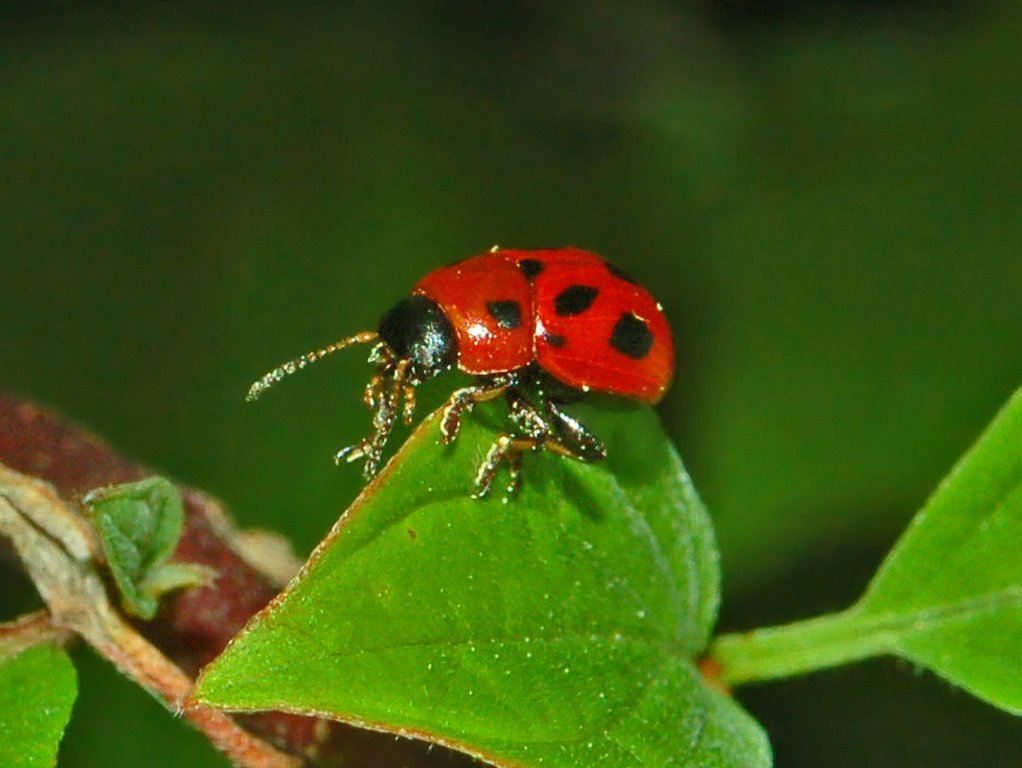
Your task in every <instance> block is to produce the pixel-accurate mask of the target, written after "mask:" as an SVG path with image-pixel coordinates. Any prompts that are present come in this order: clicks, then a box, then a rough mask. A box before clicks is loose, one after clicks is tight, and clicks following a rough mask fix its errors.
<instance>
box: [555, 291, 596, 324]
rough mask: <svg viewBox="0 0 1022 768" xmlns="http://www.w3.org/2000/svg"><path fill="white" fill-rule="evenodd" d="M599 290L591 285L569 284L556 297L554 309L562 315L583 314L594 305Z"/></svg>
mask: <svg viewBox="0 0 1022 768" xmlns="http://www.w3.org/2000/svg"><path fill="white" fill-rule="evenodd" d="M599 292H600V289H599V288H594V287H593V286H591V285H569V286H568V287H567V288H565V289H564V290H563V291H561V292H560V293H559V294H557V298H555V299H554V311H555V312H556V313H557V314H558V315H560V316H561V317H567V316H569V315H581V314H582V313H583V312H585V311H586V310H587V309H589V307H591V306H592V305H593V302H594V301H596V295H597V294H598V293H599Z"/></svg>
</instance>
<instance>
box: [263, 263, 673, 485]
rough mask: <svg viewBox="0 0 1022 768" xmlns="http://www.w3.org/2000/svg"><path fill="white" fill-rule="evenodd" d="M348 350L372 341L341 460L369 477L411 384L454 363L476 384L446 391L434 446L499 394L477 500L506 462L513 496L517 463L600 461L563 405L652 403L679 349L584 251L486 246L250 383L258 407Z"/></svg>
mask: <svg viewBox="0 0 1022 768" xmlns="http://www.w3.org/2000/svg"><path fill="white" fill-rule="evenodd" d="M353 344H372V345H373V347H372V351H371V353H370V355H369V362H370V363H372V364H373V365H375V367H376V372H375V374H374V375H373V377H372V378H371V379H370V381H369V383H368V384H367V385H366V389H365V395H364V400H365V403H366V406H367V407H368V408H369V409H370V410H372V411H374V415H373V426H372V431H371V433H370V434H369V435H368V436H367V437H366V438H364V439H363V440H361V441H360V442H358V443H355V444H354V445H351V446H348V447H347V448H344V449H342V450H340V451H338V452H337V454H336V457H335V459H336V461H337V463H340V462H342V461H348V462H351V461H356V460H358V459H364V461H365V464H364V475H365V477H366V479H367V480H368V479H369V478H371V477H372V476H373V475H374V474H375V473H376V471H377V470H378V469H379V466H380V462H381V458H382V455H383V449H384V446H385V444H386V442H387V438H388V437H389V436H390V433H391V431H392V429H393V427H394V424H395V422H396V421H397V419H398V418H402V419H403V421H404V422H405V423H406V424H411V423H412V420H413V415H414V411H415V387H416V386H418V385H419V384H421V383H422V382H423V381H425V380H427V379H430V378H433V377H434V376H437V375H439V374H441V373H443V372H445V371H448V370H451V369H453V368H457V369H458V370H460V371H462V372H463V373H466V374H469V375H471V376H473V377H474V380H473V383H472V384H470V385H468V386H465V387H461V388H459V389H456V390H454V391H453V392H452V393H451V395H450V397H449V398H448V400H447V402H446V404H445V405H444V407H443V413H442V415H441V418H440V433H441V440H442V442H443V443H444V444H448V443H450V442H451V441H453V440H454V439H455V438H456V437H457V435H458V430H459V427H460V425H461V420H462V418H463V416H464V415H465V414H466V413H468V412H469V411H471V410H472V408H473V407H474V406H475V405H476V404H477V403H480V402H484V401H487V400H493V399H496V398H500V397H503V398H504V399H505V400H506V401H507V405H508V408H509V418H510V422H511V426H510V428H509V429H508V431H506V432H504V433H502V434H500V435H499V436H498V437H497V439H496V441H495V442H494V443H493V445H492V446H491V447H490V449H489V451H488V453H487V454H486V457H485V458H484V459H483V462H482V463H481V464H480V466H479V469H478V472H477V473H476V478H475V485H476V491H475V493H474V494H473V495H474V496H475V497H477V498H479V497H482V496H485V495H486V494H487V493H488V492H489V491H490V489H491V487H492V485H493V482H494V480H495V478H496V476H497V473H498V470H499V469H500V466H501V464H502V463H504V462H506V463H507V465H508V468H509V472H510V482H509V484H508V486H507V492H508V494H511V493H514V491H515V490H516V489H517V488H518V486H519V483H520V474H521V463H522V455H523V453H525V452H526V451H534V450H540V449H546V450H550V451H552V452H554V453H557V454H560V455H562V456H566V457H569V458H572V459H575V460H578V461H583V462H595V461H599V460H600V459H602V458H604V457H605V456H606V449H605V448H604V446H603V444H602V443H601V442H600V440H599V439H598V438H597V437H596V436H595V435H594V434H593V433H592V432H590V431H589V430H588V429H587V428H586V427H585V425H583V424H582V423H581V422H579V421H578V420H576V419H574V418H573V417H571V416H570V415H568V414H567V413H565V412H564V411H563V410H562V408H561V406H563V405H565V404H569V403H572V402H576V401H578V400H580V399H581V398H582V397H583V396H584V395H585V394H586V393H587V392H600V393H605V394H610V395H617V396H621V397H625V398H631V399H634V400H639V401H642V402H646V403H650V404H653V403H656V402H658V401H659V400H660V399H661V398H662V397H663V395H664V393H665V392H666V391H667V388H668V387H669V386H670V383H671V379H672V377H673V375H674V345H673V340H672V338H671V330H670V327H669V326H668V323H667V319H666V318H665V317H664V313H663V308H662V307H661V305H660V304H659V303H658V302H657V301H656V299H654V298H653V297H652V296H651V295H650V293H649V292H648V291H647V290H646V289H645V288H643V287H642V286H641V285H639V284H638V283H637V282H636V281H634V280H633V279H632V278H630V277H629V276H628V275H627V274H625V273H624V272H622V271H621V270H620V269H618V268H617V267H615V266H614V265H612V264H611V263H610V262H608V261H606V260H605V259H603V258H601V257H600V256H597V255H596V254H593V253H590V252H588V251H584V250H582V249H579V248H572V247H565V248H550V249H539V250H515V249H505V248H500V247H499V246H494V247H493V248H492V249H491V250H490V251H489V252H487V253H483V254H479V255H477V256H471V257H469V258H467V259H463V260H461V261H458V262H455V263H453V264H449V265H447V266H444V267H440V268H439V269H436V270H434V271H432V272H430V273H429V274H427V275H426V276H425V277H423V278H422V279H421V280H419V282H418V283H416V284H415V286H414V287H413V288H412V291H411V294H410V295H409V296H407V297H406V298H404V299H402V300H401V301H399V302H398V303H397V304H396V305H394V306H393V307H392V308H391V309H390V310H388V311H387V312H386V313H385V314H384V315H383V317H382V318H381V319H380V322H379V325H378V327H377V330H375V331H362V332H361V333H357V334H355V335H354V336H349V337H348V338H346V339H342V340H340V341H337V342H335V343H333V344H330V345H328V346H326V347H323V348H322V349H319V350H316V351H313V352H309V353H307V354H305V355H303V356H301V357H299V358H297V359H295V360H292V361H290V362H288V363H285V364H284V365H282V366H280V367H278V368H275V369H274V370H272V371H270V372H269V373H267V374H266V375H265V376H263V377H262V378H261V379H260V380H258V381H257V382H255V383H254V384H253V385H252V386H251V388H250V389H249V393H248V398H247V399H249V400H254V399H255V398H257V397H259V395H261V394H262V393H263V392H264V391H265V390H266V389H267V388H269V387H270V386H272V385H273V384H276V383H277V382H278V381H280V380H281V379H283V378H284V377H285V376H288V375H290V374H292V373H294V372H295V371H298V370H300V369H302V368H304V367H306V366H307V365H309V364H310V363H313V362H316V361H317V360H320V359H322V358H323V357H326V356H327V355H330V354H333V353H334V352H337V351H339V350H341V349H344V348H346V347H349V346H351V345H353Z"/></svg>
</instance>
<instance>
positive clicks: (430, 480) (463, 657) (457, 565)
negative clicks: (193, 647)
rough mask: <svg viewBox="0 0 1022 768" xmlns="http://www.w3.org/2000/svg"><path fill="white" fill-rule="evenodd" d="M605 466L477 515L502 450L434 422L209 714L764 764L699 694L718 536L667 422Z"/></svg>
mask: <svg viewBox="0 0 1022 768" xmlns="http://www.w3.org/2000/svg"><path fill="white" fill-rule="evenodd" d="M586 419H587V422H589V423H590V424H592V425H593V426H594V427H595V428H596V429H597V430H598V432H599V434H600V435H601V437H603V438H604V439H605V440H606V442H607V444H608V449H609V452H610V456H609V459H608V460H607V461H606V462H605V463H604V464H603V465H595V466H593V465H590V466H586V465H582V464H578V463H575V462H572V461H568V460H565V459H561V458H558V457H556V456H553V455H550V454H537V455H530V456H528V457H526V462H525V472H526V475H525V482H524V487H523V489H522V491H521V493H520V494H519V495H518V496H516V497H515V498H513V499H512V500H510V502H508V503H502V500H501V499H500V498H499V494H497V498H491V499H489V500H487V501H485V502H479V501H474V500H472V499H471V498H470V497H469V491H470V490H471V488H470V485H471V478H472V477H473V474H474V469H475V465H476V463H477V462H478V461H479V459H480V457H481V456H482V455H483V454H484V453H485V450H486V448H487V446H488V445H489V443H490V442H491V441H492V440H493V437H494V432H493V430H492V429H489V428H487V427H485V426H483V425H482V423H480V422H478V421H476V420H475V419H470V420H468V421H467V422H466V423H465V425H464V427H463V433H462V434H461V436H460V437H459V439H458V440H457V441H456V443H455V445H453V446H451V447H449V448H446V449H445V448H442V447H440V446H439V445H438V435H439V432H438V429H437V424H436V420H435V417H433V418H430V419H427V421H426V423H425V424H424V425H423V426H422V427H420V429H418V430H417V431H416V432H415V433H414V434H413V436H412V437H411V438H410V440H409V441H408V443H406V445H405V447H404V448H403V449H402V450H401V452H400V453H399V455H398V456H397V457H396V458H395V460H394V461H393V462H392V463H391V464H390V465H389V467H388V468H387V469H386V470H385V471H384V473H383V474H382V476H380V477H379V478H377V479H376V480H375V481H374V482H373V483H372V484H371V485H370V486H369V487H368V488H367V489H366V491H365V493H364V494H363V495H362V496H361V497H360V498H359V499H358V500H357V501H356V502H355V504H354V505H353V507H352V508H351V509H350V510H348V512H347V513H346V514H345V515H344V517H342V519H341V521H340V522H339V523H338V525H337V526H336V527H335V529H334V530H333V532H332V533H331V534H330V536H329V537H328V538H327V540H326V541H325V542H324V543H323V545H321V547H320V548H319V549H318V550H317V552H316V554H315V555H314V557H313V559H312V561H311V563H310V565H309V566H308V568H307V569H306V570H305V572H304V573H303V574H302V575H301V576H300V578H299V579H298V580H297V581H296V582H295V583H293V584H292V585H291V587H290V588H289V589H288V591H287V592H286V593H285V595H284V596H283V598H281V599H280V600H278V601H277V602H276V603H275V604H273V605H272V606H270V608H268V609H267V610H266V611H264V612H263V613H262V614H260V615H259V616H258V617H257V618H256V619H255V620H254V621H253V622H252V624H251V625H250V626H249V627H248V629H247V631H246V632H245V633H243V634H242V635H241V636H240V637H239V638H238V639H237V640H235V642H234V643H233V644H232V646H231V647H230V648H229V649H228V650H227V652H225V654H224V655H223V656H221V657H220V659H218V660H217V661H216V662H215V663H214V664H213V665H211V667H210V668H207V670H206V671H205V672H204V674H203V676H202V677H201V679H200V682H199V686H198V690H197V694H196V698H197V700H199V701H202V702H205V703H209V704H214V705H217V706H220V707H224V708H228V709H235V710H255V709H283V710H288V711H297V712H306V713H319V714H325V715H327V716H330V717H335V718H338V719H341V720H346V721H350V722H354V723H359V724H366V725H370V726H372V727H378V728H384V729H386V730H392V731H395V732H399V733H404V734H412V735H416V736H420V737H422V738H426V739H429V740H432V741H436V742H440V743H444V744H448V745H452V746H454V747H456V748H459V749H462V750H465V751H468V752H471V753H474V754H477V755H481V756H484V757H485V758H486V759H488V760H490V761H491V762H493V763H495V764H498V765H516V766H530V765H540V764H542V765H544V766H582V765H584V766H589V765H597V764H599V765H605V766H626V765H627V766H633V765H636V764H647V765H658V766H667V765H681V764H686V765H689V764H695V765H701V766H765V765H768V764H769V762H770V757H769V747H768V745H767V743H766V739H765V737H764V735H763V733H762V731H761V730H760V729H759V727H758V726H757V725H756V724H755V723H754V722H753V721H752V720H751V719H750V718H749V717H748V716H747V715H746V714H745V713H744V712H743V711H742V710H741V709H739V708H738V706H737V705H735V704H734V703H733V702H732V701H731V700H729V699H728V698H726V697H725V696H723V695H722V694H720V693H718V692H716V691H714V690H712V689H710V688H709V687H707V686H706V685H704V684H703V682H702V681H701V679H700V677H699V675H698V673H697V671H696V669H695V667H694V664H693V661H692V660H693V657H694V656H695V655H696V654H698V653H699V652H700V651H701V650H702V649H703V648H704V647H705V645H706V643H707V641H708V638H709V633H710V631H711V629H712V625H713V622H714V619H715V614H716V607H717V600H718V590H719V584H718V579H719V576H718V564H717V553H716V548H715V545H714V542H713V536H712V529H711V527H710V523H709V519H708V517H707V514H706V511H705V509H704V508H703V506H702V504H701V503H700V501H699V499H698V497H697V495H696V493H695V490H694V489H693V487H692V485H691V482H690V481H689V479H688V476H687V475H686V473H685V471H684V469H683V467H682V465H681V462H680V459H679V458H678V456H677V454H676V453H675V451H674V450H673V448H672V447H671V446H670V444H669V442H668V441H667V439H666V438H665V436H664V434H663V432H662V431H661V429H660V427H659V425H658V423H657V421H656V418H655V416H654V415H653V414H652V412H651V411H649V410H648V409H635V410H631V411H625V412H618V413H613V414H612V413H602V414H601V413H597V412H595V411H594V412H591V413H588V414H587V416H586Z"/></svg>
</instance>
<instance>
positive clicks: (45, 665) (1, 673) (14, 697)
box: [0, 645, 78, 768]
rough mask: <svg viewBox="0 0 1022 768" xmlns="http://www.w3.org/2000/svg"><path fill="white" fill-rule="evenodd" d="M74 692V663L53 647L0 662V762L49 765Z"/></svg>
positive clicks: (14, 766)
mask: <svg viewBox="0 0 1022 768" xmlns="http://www.w3.org/2000/svg"><path fill="white" fill-rule="evenodd" d="M77 695H78V681H77V678H76V676H75V669H74V666H73V665H72V664H71V660H70V659H69V658H68V657H67V655H66V654H65V653H64V652H63V651H61V650H59V649H58V648H56V647H54V646H52V645H38V646H35V647H34V648H30V649H28V650H27V651H24V652H23V653H21V654H19V655H18V656H15V657H14V658H12V659H9V660H7V661H4V662H3V663H0V765H2V766H5V768H6V767H7V766H9V767H10V768H50V766H54V765H56V763H57V747H58V746H59V745H60V738H61V736H63V735H64V728H65V727H66V726H67V721H68V719H69V718H70V717H71V706H72V704H74V700H75V697H76V696H77Z"/></svg>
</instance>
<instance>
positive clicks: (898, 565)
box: [714, 390, 1022, 714]
mask: <svg viewBox="0 0 1022 768" xmlns="http://www.w3.org/2000/svg"><path fill="white" fill-rule="evenodd" d="M1020 541H1022V390H1019V391H1017V392H1016V393H1015V395H1014V396H1013V397H1012V398H1011V399H1010V400H1009V401H1008V404H1007V405H1006V406H1005V407H1004V408H1003V409H1002V410H1001V412H1000V413H999V414H998V415H997V417H996V418H995V419H994V421H993V423H992V424H991V425H990V426H989V427H988V428H987V430H986V432H985V433H984V434H983V436H982V437H981V438H980V439H979V441H978V442H977V443H976V445H975V446H973V448H972V449H971V450H970V451H969V452H968V453H967V454H966V455H965V456H964V458H962V459H961V460H960V461H959V462H958V464H957V465H956V466H955V467H954V468H953V469H952V470H951V472H950V474H948V476H947V477H946V478H945V479H944V481H943V482H942V483H941V484H940V486H939V487H938V488H937V490H936V492H935V493H934V494H933V496H932V497H931V498H930V500H929V501H928V502H927V503H926V505H925V506H924V507H923V509H922V510H921V511H920V512H919V513H918V514H917V515H916V517H915V519H914V520H913V521H912V523H911V525H910V526H909V528H908V530H907V531H906V532H905V533H904V535H903V536H902V538H901V540H900V541H899V542H898V543H897V544H896V545H895V547H894V549H893V550H892V552H891V553H890V555H888V557H887V560H886V561H885V562H884V564H883V565H882V566H881V568H880V570H879V571H878V573H877V575H876V576H875V577H874V579H873V582H872V583H871V584H870V586H869V588H868V589H867V591H866V594H865V595H864V596H863V597H862V599H861V600H860V601H859V602H858V603H857V604H856V605H855V606H853V607H852V608H851V609H849V610H847V611H845V612H843V613H840V614H836V615H833V616H825V617H821V618H818V619H813V620H810V621H805V622H799V623H796V624H791V625H789V626H786V627H779V628H776V629H766V630H759V631H756V632H752V633H749V634H747V635H731V636H727V637H723V638H720V639H719V640H718V641H717V642H716V643H715V645H714V656H715V658H716V659H717V660H718V661H719V662H720V663H721V665H722V667H723V669H724V671H723V676H724V678H725V679H726V680H728V681H730V682H733V683H738V682H745V681H749V680H755V679H766V678H770V677H783V676H786V675H791V674H795V673H797V672H804V671H808V670H812V669H819V668H821V667H824V666H831V665H835V664H841V663H847V662H849V661H853V660H855V659H859V658H865V657H868V656H874V655H878V654H895V655H898V656H901V657H903V658H906V659H909V660H911V661H913V662H915V663H916V664H919V665H921V666H923V667H926V668H928V669H931V670H933V671H934V672H936V673H937V674H938V675H941V676H942V677H944V678H945V679H947V680H949V681H951V682H953V683H955V684H956V685H959V686H961V687H962V688H965V689H966V690H968V691H970V692H971V693H972V694H974V695H975V696H978V697H979V698H981V699H984V700H985V701H988V702H989V703H991V704H993V705H995V706H998V707H1000V708H1002V709H1005V710H1007V711H1009V712H1012V713H1014V714H1022V558H1020V557H1019V542H1020Z"/></svg>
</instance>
